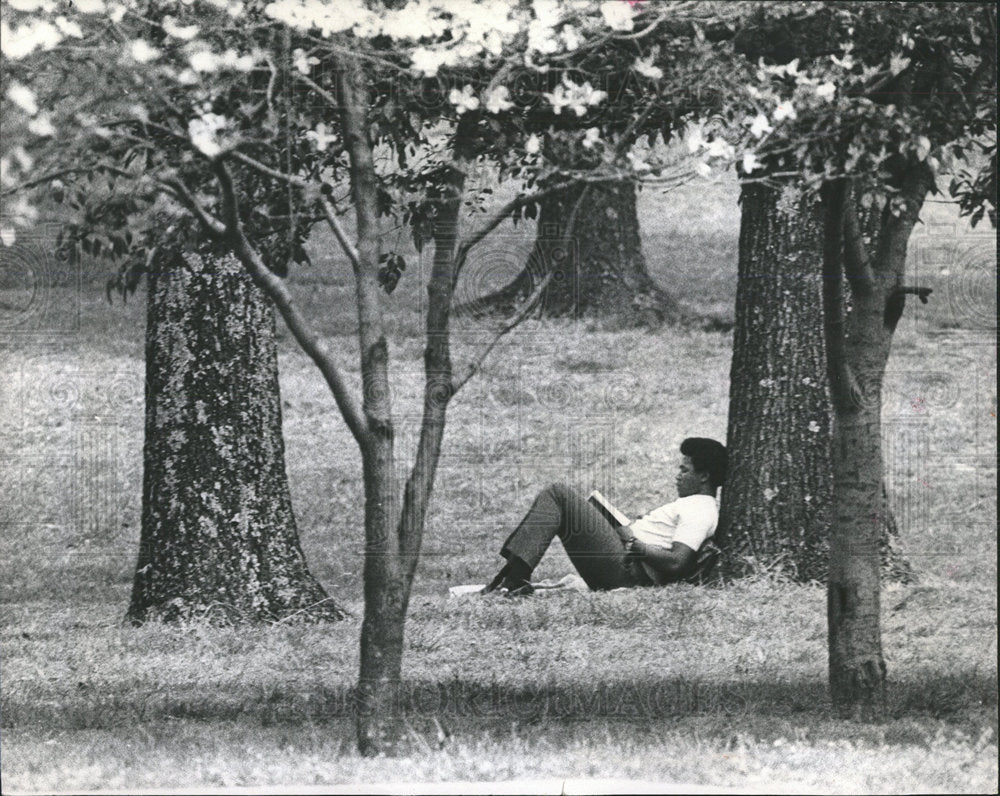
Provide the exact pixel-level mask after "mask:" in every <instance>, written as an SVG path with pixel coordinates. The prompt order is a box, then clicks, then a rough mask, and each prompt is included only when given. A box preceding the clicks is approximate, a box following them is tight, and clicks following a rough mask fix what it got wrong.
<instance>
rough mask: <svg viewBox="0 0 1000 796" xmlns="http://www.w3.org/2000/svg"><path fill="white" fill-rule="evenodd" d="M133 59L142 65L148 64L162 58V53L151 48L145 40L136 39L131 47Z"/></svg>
mask: <svg viewBox="0 0 1000 796" xmlns="http://www.w3.org/2000/svg"><path fill="white" fill-rule="evenodd" d="M129 52H130V53H131V54H132V57H133V58H134V59H135V60H136V61H137V62H138V63H140V64H148V63H149V62H150V61H155V60H156V59H157V58H159V57H160V51H159V50H157V49H156V48H155V47H151V46H150V45H149V42H147V41H145V40H144V39H136V40H135V41H133V42H132V44H131V45H130V46H129Z"/></svg>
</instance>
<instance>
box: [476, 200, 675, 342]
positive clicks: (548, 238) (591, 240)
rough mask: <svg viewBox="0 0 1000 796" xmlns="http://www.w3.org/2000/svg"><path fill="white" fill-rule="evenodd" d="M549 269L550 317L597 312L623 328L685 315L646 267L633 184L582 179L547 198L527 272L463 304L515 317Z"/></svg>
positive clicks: (546, 299) (545, 304)
mask: <svg viewBox="0 0 1000 796" xmlns="http://www.w3.org/2000/svg"><path fill="white" fill-rule="evenodd" d="M581 197H582V198H581ZM578 202H579V207H577V203H578ZM574 208H576V210H575V215H574ZM568 223H572V224H573V228H572V229H571V230H568V229H567V224H568ZM550 272H554V273H553V275H552V278H551V279H550V280H549V282H548V284H547V285H546V286H545V289H544V291H543V292H542V295H541V299H540V303H539V306H540V310H541V312H542V314H544V315H546V316H549V317H565V316H569V317H595V318H602V319H605V320H610V321H612V322H614V323H616V324H619V325H625V326H634V325H641V324H645V325H651V324H659V323H662V322H665V321H666V322H673V321H677V320H681V319H683V318H685V317H687V316H686V314H685V312H684V310H683V309H682V308H681V306H680V305H679V304H678V303H677V301H676V300H675V299H674V298H673V297H672V296H671V295H670V294H669V293H667V292H666V291H665V290H663V289H662V288H660V287H659V286H658V285H657V284H656V283H655V282H654V281H653V279H652V278H651V277H650V275H649V273H648V271H647V270H646V259H645V257H644V256H643V253H642V242H641V239H640V236H639V219H638V216H637V214H636V190H635V185H634V184H633V183H632V182H628V181H622V182H606V183H603V182H602V183H592V184H589V185H586V186H584V185H580V186H577V187H574V188H571V189H568V190H566V191H562V192H560V193H557V194H553V195H552V196H550V197H546V198H544V199H543V200H542V201H541V202H540V210H539V214H538V231H537V234H536V238H535V245H534V248H533V249H532V252H531V255H530V257H529V258H528V263H527V265H526V267H525V268H524V270H523V271H522V272H521V273H520V274H519V275H518V276H517V277H516V278H515V279H514V280H513V281H512V282H511V283H510V284H508V285H507V286H505V287H503V288H501V289H500V290H498V291H497V292H495V293H491V294H489V295H487V296H483V297H481V298H478V299H476V300H474V301H472V302H471V303H469V304H468V305H466V306H465V307H462V308H461V309H462V311H463V312H472V313H474V314H479V313H490V312H497V313H501V314H504V315H513V314H514V312H515V311H516V309H517V306H518V305H519V304H520V303H521V302H523V301H524V300H525V299H526V298H527V297H528V296H529V295H531V294H532V293H533V292H534V290H535V288H536V287H537V286H538V285H540V284H541V282H542V280H544V279H545V277H546V276H547V275H548V274H549V273H550Z"/></svg>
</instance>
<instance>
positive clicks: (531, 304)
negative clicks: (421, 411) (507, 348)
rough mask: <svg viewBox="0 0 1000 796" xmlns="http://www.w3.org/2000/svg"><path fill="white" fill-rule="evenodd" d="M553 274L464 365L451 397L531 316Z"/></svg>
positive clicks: (454, 382)
mask: <svg viewBox="0 0 1000 796" xmlns="http://www.w3.org/2000/svg"><path fill="white" fill-rule="evenodd" d="M554 274H555V271H549V272H548V273H547V274H546V275H545V278H544V279H542V281H541V282H539V283H538V287H536V288H535V290H534V291H533V292H532V294H531V295H530V296H529V297H528V300H527V301H526V302H525V305H524V307H523V308H522V309H521V311H520V312H519V313H518V314H517V315H515V316H514V319H513V320H512V321H511V322H510V323H508V324H507V325H506V326H504V327H503V328H501V329H500V331H498V332H497V333H496V335H495V336H494V337H493V340H492V341H491V342H490V343H489V345H487V346H486V348H485V349H483V352H482V354H481V355H480V356H478V357H477V358H476V361H475V362H470V363H469V364H468V365H466V367H465V373H463V374H462V376H461V377H456V378H455V379H454V380H453V381H452V384H451V392H452V394H453V395H454V394H455V393H457V392H458V391H459V390H460V389H462V387H464V386H465V384H466V382H468V381H469V379H471V378H472V377H473V376H475V375H476V374H477V373H478V372H479V369H480V368H481V367H482V365H483V362H485V361H486V357H488V356H489V355H490V354H491V353H492V352H493V349H494V348H496V346H497V343H499V342H500V340H501V339H502V338H503V337H504V335H506V334H508V333H509V332H511V331H513V330H514V329H516V328H517V327H518V326H520V325H521V323H523V322H524V320H525V319H526V318H527V317H528V316H529V315H531V313H532V311H534V309H535V307H537V306H538V302H539V301H540V300H541V298H542V294H543V293H544V292H545V288H547V287H548V285H549V282H551V281H552V277H553V275H554Z"/></svg>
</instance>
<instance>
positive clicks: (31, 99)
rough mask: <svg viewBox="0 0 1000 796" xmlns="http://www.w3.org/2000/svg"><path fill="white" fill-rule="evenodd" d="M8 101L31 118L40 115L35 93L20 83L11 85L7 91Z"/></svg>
mask: <svg viewBox="0 0 1000 796" xmlns="http://www.w3.org/2000/svg"><path fill="white" fill-rule="evenodd" d="M7 99H9V100H10V101H11V102H13V103H14V104H15V105H17V106H18V107H19V108H20V109H21V110H23V111H24V112H25V113H27V114H28V115H29V116H34V115H35V114H36V113H38V101H37V100H36V99H35V92H34V91H32V90H31V89H30V88H28V87H27V86H24V85H22V84H20V83H11V84H10V88H8V89H7Z"/></svg>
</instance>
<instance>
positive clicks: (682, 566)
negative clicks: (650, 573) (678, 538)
mask: <svg viewBox="0 0 1000 796" xmlns="http://www.w3.org/2000/svg"><path fill="white" fill-rule="evenodd" d="M629 548H630V549H629V553H630V554H631V555H636V556H638V557H639V558H641V559H642V560H643V561H644V562H645V563H647V564H649V566H651V567H652V568H653V569H655V570H656V571H657V572H659V573H660V574H662V575H665V576H666V577H667V578H668V579H669V580H671V581H677V580H682V579H683V578H686V577H687V576H688V575H689V574H691V572H693V571H694V567H695V564H696V563H697V560H698V553H697V552H696V551H694V550H692V549H691V548H690V547H688V546H687V545H686V544H682V543H681V542H674V543H673V545H671V547H670V549H669V550H668V549H667V548H665V547H660V546H659V545H649V544H646V543H644V542H640V541H639V540H638V539H635V540H633V542H632V544H631V545H629Z"/></svg>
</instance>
